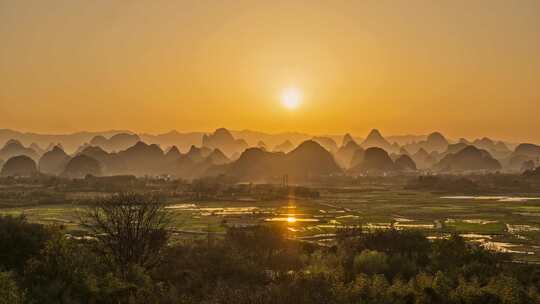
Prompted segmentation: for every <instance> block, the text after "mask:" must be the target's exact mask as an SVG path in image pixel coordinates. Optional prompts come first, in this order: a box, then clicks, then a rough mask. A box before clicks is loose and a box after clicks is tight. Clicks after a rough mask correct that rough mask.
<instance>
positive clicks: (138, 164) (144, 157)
mask: <svg viewBox="0 0 540 304" xmlns="http://www.w3.org/2000/svg"><path fill="white" fill-rule="evenodd" d="M164 161H165V154H164V153H163V150H161V148H160V147H159V146H158V145H156V144H151V145H149V144H146V143H144V142H142V141H139V142H137V143H136V144H135V145H134V146H132V147H129V148H128V149H126V150H124V151H120V152H118V153H117V155H116V163H117V165H115V166H114V168H115V169H116V170H118V171H117V173H116V174H132V175H135V176H144V175H159V174H164V173H165V172H163V171H164V168H163V162H164Z"/></svg>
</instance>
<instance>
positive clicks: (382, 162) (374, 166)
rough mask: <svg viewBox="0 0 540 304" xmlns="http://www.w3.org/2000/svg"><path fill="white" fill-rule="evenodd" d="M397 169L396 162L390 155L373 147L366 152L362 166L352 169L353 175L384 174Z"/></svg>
mask: <svg viewBox="0 0 540 304" xmlns="http://www.w3.org/2000/svg"><path fill="white" fill-rule="evenodd" d="M395 169H396V167H395V165H394V162H393V161H392V159H391V158H390V156H389V155H388V153H387V152H386V151H385V150H384V149H382V148H379V147H371V148H368V149H366V151H365V152H364V157H363V160H362V161H361V162H360V164H358V165H356V166H355V167H352V168H351V170H350V171H351V172H352V173H365V174H371V173H375V174H378V173H384V172H389V171H394V170H395Z"/></svg>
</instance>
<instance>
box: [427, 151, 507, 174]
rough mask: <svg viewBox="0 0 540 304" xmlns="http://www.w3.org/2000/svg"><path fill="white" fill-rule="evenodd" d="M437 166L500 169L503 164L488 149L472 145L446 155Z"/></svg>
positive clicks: (444, 168)
mask: <svg viewBox="0 0 540 304" xmlns="http://www.w3.org/2000/svg"><path fill="white" fill-rule="evenodd" d="M435 167H436V169H438V170H440V171H478V170H481V171H494V170H500V169H501V164H500V163H499V161H497V160H496V159H494V158H493V157H492V156H491V154H489V152H487V151H486V150H481V149H478V148H476V147H475V146H472V145H471V146H467V147H466V148H465V149H462V150H460V151H459V152H457V153H450V154H448V155H446V156H445V157H444V158H443V159H441V161H440V162H439V163H438V164H437V165H436V166H435Z"/></svg>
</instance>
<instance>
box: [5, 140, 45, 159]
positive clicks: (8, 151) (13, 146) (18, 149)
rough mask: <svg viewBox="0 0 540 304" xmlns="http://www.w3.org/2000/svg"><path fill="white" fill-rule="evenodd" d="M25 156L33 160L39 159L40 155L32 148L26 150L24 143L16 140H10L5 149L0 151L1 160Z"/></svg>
mask: <svg viewBox="0 0 540 304" xmlns="http://www.w3.org/2000/svg"><path fill="white" fill-rule="evenodd" d="M18 155H25V156H28V157H30V158H31V159H33V160H37V159H39V155H38V154H37V153H36V151H34V150H33V149H31V148H26V147H25V146H23V145H22V143H21V142H20V141H18V140H15V139H10V140H8V141H7V142H6V144H5V145H4V147H3V148H2V149H0V158H2V159H10V158H12V157H14V156H18Z"/></svg>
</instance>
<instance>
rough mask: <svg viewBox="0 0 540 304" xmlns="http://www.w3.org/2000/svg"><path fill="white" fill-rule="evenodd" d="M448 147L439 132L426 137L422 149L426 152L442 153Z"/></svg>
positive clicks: (446, 141)
mask: <svg viewBox="0 0 540 304" xmlns="http://www.w3.org/2000/svg"><path fill="white" fill-rule="evenodd" d="M447 147H448V140H447V139H446V138H445V137H444V136H443V135H442V134H441V133H439V132H433V133H431V134H429V135H428V137H427V140H426V145H425V147H424V149H425V150H426V151H428V152H431V151H438V152H443V151H444V150H446V148H447Z"/></svg>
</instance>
